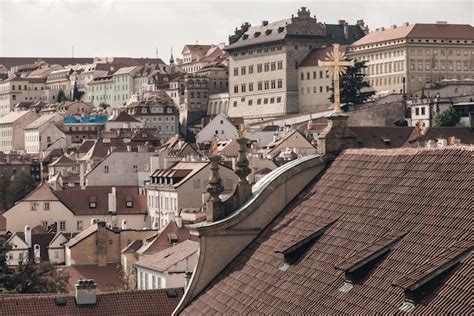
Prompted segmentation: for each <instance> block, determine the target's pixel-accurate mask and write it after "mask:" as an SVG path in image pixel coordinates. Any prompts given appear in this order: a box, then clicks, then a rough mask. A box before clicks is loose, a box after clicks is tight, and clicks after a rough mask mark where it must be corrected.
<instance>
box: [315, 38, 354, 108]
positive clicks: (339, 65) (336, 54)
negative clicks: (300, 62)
mask: <svg viewBox="0 0 474 316" xmlns="http://www.w3.org/2000/svg"><path fill="white" fill-rule="evenodd" d="M333 46H334V49H333V51H332V52H330V53H327V60H325V61H321V60H318V64H319V65H320V66H326V67H327V68H328V71H329V73H330V74H332V76H333V81H334V113H340V112H341V94H340V90H339V89H340V88H339V76H340V75H342V74H344V73H345V72H346V67H349V66H354V61H353V60H345V56H346V54H345V53H344V52H341V51H339V44H334V45H333Z"/></svg>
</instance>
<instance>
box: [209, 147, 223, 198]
mask: <svg viewBox="0 0 474 316" xmlns="http://www.w3.org/2000/svg"><path fill="white" fill-rule="evenodd" d="M209 160H210V161H211V174H210V176H209V184H208V185H207V187H206V191H207V192H208V193H209V195H210V196H211V197H210V200H209V201H210V202H212V203H213V202H220V201H221V199H220V197H219V195H220V194H221V193H222V192H224V187H223V186H222V179H221V177H220V176H219V161H220V157H219V156H215V155H213V156H211V157H209Z"/></svg>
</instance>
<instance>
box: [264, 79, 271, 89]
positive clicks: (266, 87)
mask: <svg viewBox="0 0 474 316" xmlns="http://www.w3.org/2000/svg"><path fill="white" fill-rule="evenodd" d="M269 87H270V82H269V81H265V90H268V89H269Z"/></svg>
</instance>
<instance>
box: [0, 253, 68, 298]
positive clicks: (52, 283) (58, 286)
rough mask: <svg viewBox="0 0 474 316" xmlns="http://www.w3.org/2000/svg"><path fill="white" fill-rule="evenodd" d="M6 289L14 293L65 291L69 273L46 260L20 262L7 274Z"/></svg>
mask: <svg viewBox="0 0 474 316" xmlns="http://www.w3.org/2000/svg"><path fill="white" fill-rule="evenodd" d="M6 278H7V282H6V283H7V284H6V289H7V290H8V291H9V292H16V293H65V292H67V284H68V281H69V274H67V273H64V272H62V271H59V270H57V269H56V268H55V267H54V265H53V264H52V263H50V262H47V261H41V262H39V263H36V262H34V261H31V260H30V261H28V262H27V263H23V264H22V263H20V265H19V266H18V269H16V270H15V271H14V272H10V273H9V274H7V277H6Z"/></svg>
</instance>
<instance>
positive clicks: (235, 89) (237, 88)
mask: <svg viewBox="0 0 474 316" xmlns="http://www.w3.org/2000/svg"><path fill="white" fill-rule="evenodd" d="M234 93H239V86H238V85H235V86H234Z"/></svg>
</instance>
